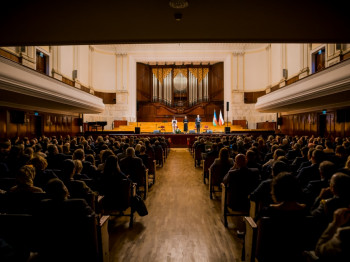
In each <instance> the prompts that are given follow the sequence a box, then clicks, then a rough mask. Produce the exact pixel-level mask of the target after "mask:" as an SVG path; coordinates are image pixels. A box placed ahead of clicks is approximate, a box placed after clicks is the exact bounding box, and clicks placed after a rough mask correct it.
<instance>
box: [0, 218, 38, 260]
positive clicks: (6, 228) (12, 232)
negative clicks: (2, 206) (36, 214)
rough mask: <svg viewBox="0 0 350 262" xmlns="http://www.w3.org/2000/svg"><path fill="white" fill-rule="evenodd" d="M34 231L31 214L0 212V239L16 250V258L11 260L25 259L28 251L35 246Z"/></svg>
mask: <svg viewBox="0 0 350 262" xmlns="http://www.w3.org/2000/svg"><path fill="white" fill-rule="evenodd" d="M35 233H36V228H35V226H34V219H33V216H32V215H28V214H0V239H3V240H4V241H6V242H7V243H8V244H9V245H11V246H12V247H13V248H14V249H15V250H16V255H17V257H16V259H18V260H13V261H27V259H28V256H29V252H30V251H34V250H35V249H36V248H37V245H36V244H37V239H36V234H35ZM11 261H12V260H11Z"/></svg>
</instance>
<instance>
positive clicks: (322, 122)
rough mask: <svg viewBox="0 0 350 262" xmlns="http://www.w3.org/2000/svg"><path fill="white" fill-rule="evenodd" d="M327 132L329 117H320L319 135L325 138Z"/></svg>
mask: <svg viewBox="0 0 350 262" xmlns="http://www.w3.org/2000/svg"><path fill="white" fill-rule="evenodd" d="M326 132H327V115H324V114H322V115H319V122H318V133H319V135H320V137H324V136H325V134H326Z"/></svg>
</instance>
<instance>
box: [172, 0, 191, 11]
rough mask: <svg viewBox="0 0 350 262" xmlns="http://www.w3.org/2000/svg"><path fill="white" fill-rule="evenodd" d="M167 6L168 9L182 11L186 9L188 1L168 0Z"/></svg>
mask: <svg viewBox="0 0 350 262" xmlns="http://www.w3.org/2000/svg"><path fill="white" fill-rule="evenodd" d="M169 5H170V7H172V8H175V9H183V8H186V7H188V1H187V0H170V1H169Z"/></svg>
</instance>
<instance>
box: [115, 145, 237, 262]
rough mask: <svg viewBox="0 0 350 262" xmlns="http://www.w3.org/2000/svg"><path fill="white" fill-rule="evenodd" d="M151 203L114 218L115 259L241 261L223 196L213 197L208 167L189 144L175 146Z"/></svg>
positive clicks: (158, 181) (158, 171)
mask: <svg viewBox="0 0 350 262" xmlns="http://www.w3.org/2000/svg"><path fill="white" fill-rule="evenodd" d="M157 179H158V180H157V182H156V184H155V185H154V186H153V187H152V188H151V190H150V193H149V197H148V198H147V200H146V205H147V208H148V211H149V214H148V215H147V216H145V217H139V216H138V215H136V222H135V224H134V227H133V228H132V229H129V228H128V223H127V220H123V218H117V219H115V220H113V221H112V224H113V223H115V224H114V225H113V226H111V232H110V261H113V262H116V261H152V262H156V261H240V260H239V259H238V258H240V254H239V251H238V250H240V245H241V244H240V243H239V241H238V240H237V238H236V237H235V235H234V230H232V229H227V228H225V227H224V226H223V224H222V222H221V220H220V199H218V200H210V199H209V193H208V188H207V187H208V186H207V185H204V184H203V180H202V169H201V168H195V167H194V160H193V158H192V156H191V154H190V153H189V152H188V150H187V149H171V152H170V154H169V157H168V159H167V160H166V163H165V164H164V167H163V168H159V169H157Z"/></svg>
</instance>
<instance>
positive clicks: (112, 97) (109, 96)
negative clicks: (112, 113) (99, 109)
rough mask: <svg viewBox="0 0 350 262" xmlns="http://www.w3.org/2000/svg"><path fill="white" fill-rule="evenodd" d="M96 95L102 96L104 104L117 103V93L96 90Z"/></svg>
mask: <svg viewBox="0 0 350 262" xmlns="http://www.w3.org/2000/svg"><path fill="white" fill-rule="evenodd" d="M94 95H95V96H97V97H99V98H102V100H103V103H104V104H107V105H108V104H116V103H117V99H116V98H117V97H116V93H105V92H98V91H95V93H94Z"/></svg>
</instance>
